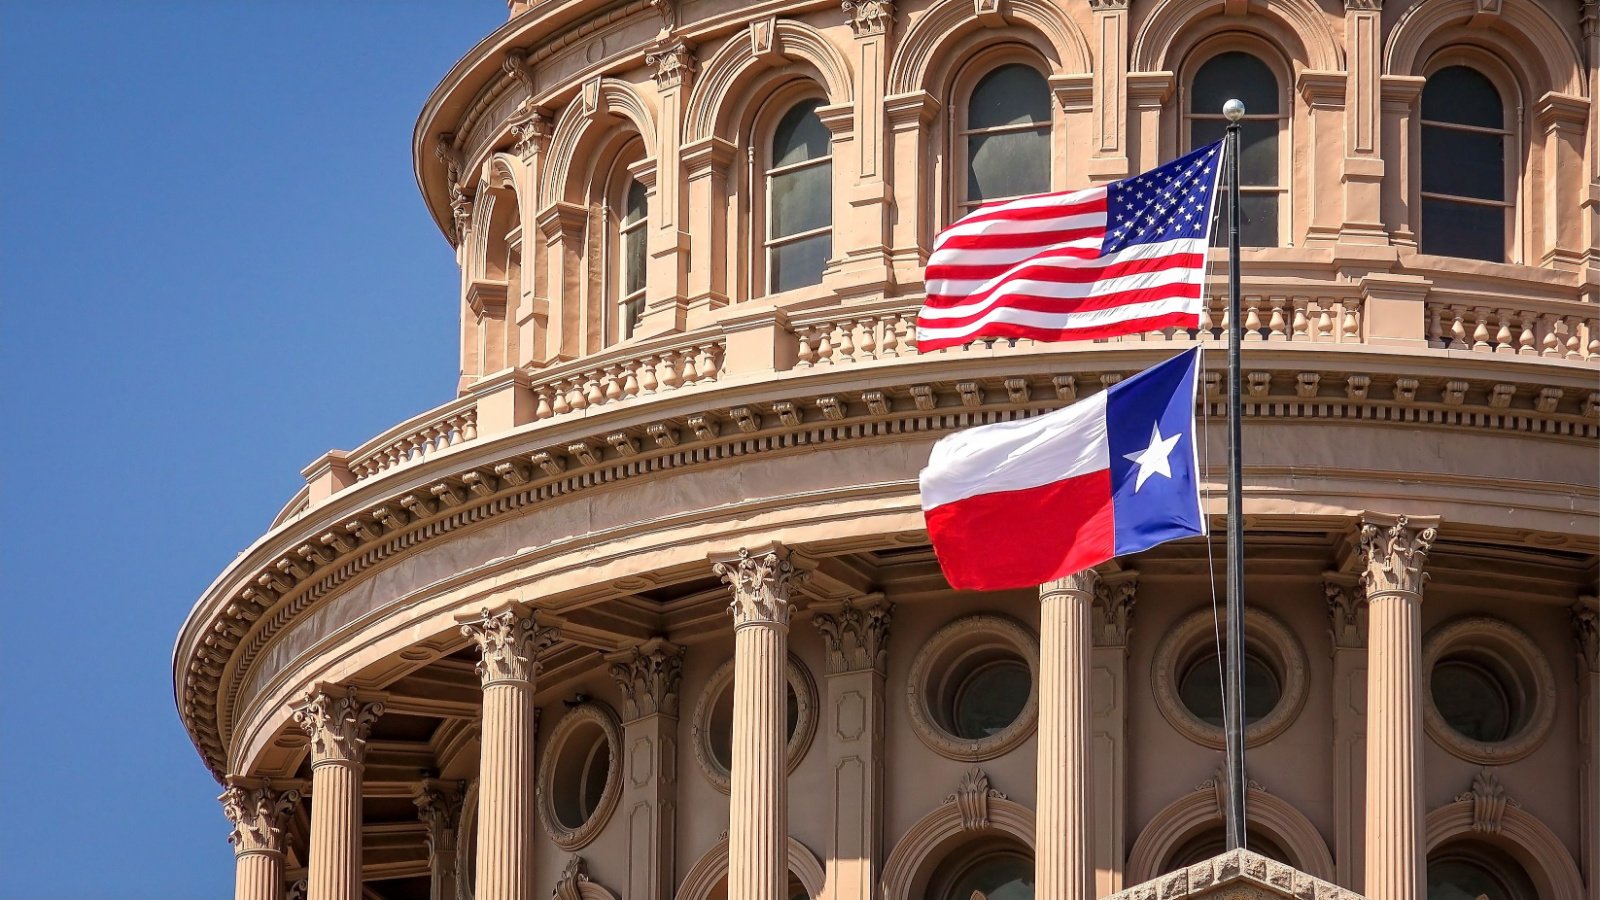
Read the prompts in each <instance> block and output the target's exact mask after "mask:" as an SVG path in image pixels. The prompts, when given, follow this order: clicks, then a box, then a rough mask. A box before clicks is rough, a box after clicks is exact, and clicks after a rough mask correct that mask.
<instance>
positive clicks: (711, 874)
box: [674, 837, 828, 900]
mask: <svg viewBox="0 0 1600 900" xmlns="http://www.w3.org/2000/svg"><path fill="white" fill-rule="evenodd" d="M789 871H790V872H792V873H794V876H795V877H796V878H798V879H800V883H801V884H802V885H805V889H806V895H807V896H809V897H820V896H822V886H823V883H824V882H825V881H827V877H828V876H827V873H826V871H825V870H824V869H823V868H822V862H821V861H820V860H818V859H817V857H816V854H814V853H812V852H811V851H810V850H808V849H806V845H805V844H802V843H800V842H799V841H797V840H795V839H794V838H793V837H790V838H789ZM727 876H728V839H727V838H726V837H724V838H723V839H722V840H720V841H718V842H717V843H716V846H714V847H712V848H711V849H710V850H707V851H706V852H705V854H704V855H702V856H701V857H700V858H699V859H697V860H695V863H694V865H692V866H690V867H689V871H688V872H686V873H684V876H683V881H682V882H680V883H679V884H678V892H677V893H676V894H675V895H674V896H675V897H676V900H706V898H708V897H710V896H711V892H712V891H713V890H715V889H716V887H717V884H718V883H720V882H721V881H722V880H723V879H724V878H726V877H727Z"/></svg>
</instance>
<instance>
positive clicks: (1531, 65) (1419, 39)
mask: <svg viewBox="0 0 1600 900" xmlns="http://www.w3.org/2000/svg"><path fill="white" fill-rule="evenodd" d="M1479 13H1480V4H1478V3H1477V2H1475V0H1425V2H1423V3H1418V4H1417V5H1415V6H1413V7H1411V8H1410V9H1407V10H1406V11H1405V13H1404V14H1403V15H1401V16H1400V20H1399V21H1398V22H1396V23H1395V25H1394V28H1392V29H1391V30H1390V32H1389V39H1388V42H1387V44H1386V46H1385V49H1384V55H1383V73H1384V74H1385V75H1422V74H1423V69H1424V67H1425V66H1426V65H1427V63H1428V59H1429V57H1431V56H1432V55H1433V54H1434V53H1435V52H1437V51H1438V50H1439V49H1441V48H1443V47H1445V46H1447V45H1449V44H1461V43H1464V44H1478V45H1481V46H1484V47H1486V49H1490V50H1495V51H1498V54H1499V55H1500V56H1501V57H1502V58H1504V59H1508V60H1518V61H1525V65H1527V66H1528V71H1527V72H1526V75H1527V77H1528V78H1529V80H1530V84H1529V89H1530V90H1529V93H1530V94H1531V95H1532V98H1533V99H1537V98H1538V97H1540V96H1543V95H1544V94H1546V93H1549V92H1552V91H1553V92H1557V93H1563V94H1570V95H1572V96H1575V97H1583V96H1587V95H1588V86H1587V85H1586V84H1585V83H1584V81H1583V79H1582V78H1581V77H1580V73H1582V72H1584V71H1585V67H1584V65H1583V62H1582V57H1581V54H1580V53H1579V52H1578V47H1577V45H1576V44H1575V43H1573V40H1572V36H1571V34H1570V33H1569V32H1568V30H1567V29H1565V28H1563V27H1562V26H1561V25H1560V24H1558V23H1557V22H1556V21H1555V19H1553V18H1551V16H1550V14H1549V13H1548V12H1546V11H1545V9H1544V7H1543V6H1541V5H1540V4H1537V3H1506V4H1503V5H1502V6H1501V7H1500V13H1499V14H1498V15H1493V16H1480V15H1479Z"/></svg>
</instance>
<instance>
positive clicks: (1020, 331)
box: [917, 312, 1200, 353]
mask: <svg viewBox="0 0 1600 900" xmlns="http://www.w3.org/2000/svg"><path fill="white" fill-rule="evenodd" d="M1199 327H1200V316H1199V315H1198V314H1197V313H1183V312H1172V313H1163V314H1161V315H1159V316H1151V317H1150V318H1147V319H1119V320H1117V321H1115V322H1108V323H1106V324H1104V325H1095V326H1092V327H1088V328H1036V327H1033V326H1030V325H1018V324H1015V323H1013V322H993V323H990V324H989V325H986V326H984V328H983V335H982V337H977V336H973V335H955V336H952V337H947V338H928V339H921V338H919V339H918V340H917V352H918V353H931V352H933V351H934V350H941V349H943V348H945V347H960V346H962V345H963V344H970V343H972V342H973V341H978V340H990V339H1012V338H1029V339H1032V340H1035V341H1090V340H1094V339H1095V338H1105V337H1116V336H1118V335H1123V334H1139V333H1142V332H1146V331H1159V330H1161V329H1163V328H1199Z"/></svg>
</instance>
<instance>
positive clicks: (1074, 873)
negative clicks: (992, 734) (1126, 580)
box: [1033, 569, 1100, 900]
mask: <svg viewBox="0 0 1600 900" xmlns="http://www.w3.org/2000/svg"><path fill="white" fill-rule="evenodd" d="M1099 587H1100V576H1099V575H1098V574H1096V573H1095V571H1094V570H1093V569H1085V570H1083V571H1082V572H1077V573H1074V574H1072V575H1069V576H1067V577H1066V578H1058V579H1056V580H1054V581H1051V582H1048V583H1046V584H1043V585H1040V587H1039V604H1040V610H1039V758H1038V765H1039V800H1038V803H1039V812H1038V825H1037V831H1036V833H1037V835H1038V837H1037V839H1036V840H1037V843H1036V846H1035V849H1034V864H1033V865H1034V891H1035V892H1036V893H1037V895H1038V896H1040V897H1044V898H1050V900H1093V898H1094V871H1095V870H1094V858H1093V855H1092V854H1093V845H1092V843H1091V840H1092V838H1093V834H1094V830H1093V824H1092V822H1091V821H1090V819H1091V815H1092V812H1091V806H1090V786H1091V784H1092V783H1093V775H1092V773H1091V772H1090V756H1089V752H1090V751H1089V715H1090V705H1089V652H1090V632H1091V625H1090V616H1091V614H1092V612H1093V609H1092V607H1093V606H1094V599H1095V593H1096V591H1097V590H1098V589H1099Z"/></svg>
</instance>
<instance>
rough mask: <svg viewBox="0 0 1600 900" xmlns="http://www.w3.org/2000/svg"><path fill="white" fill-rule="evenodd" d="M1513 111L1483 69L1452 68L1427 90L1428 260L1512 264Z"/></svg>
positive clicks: (1425, 179) (1425, 196) (1424, 183)
mask: <svg viewBox="0 0 1600 900" xmlns="http://www.w3.org/2000/svg"><path fill="white" fill-rule="evenodd" d="M1510 137H1511V130H1510V129H1509V128H1507V127H1506V117H1505V104H1504V103H1503V102H1502V101H1501V99H1500V92H1499V91H1498V90H1496V89H1495V86H1494V83H1493V82H1491V81H1490V80H1489V79H1488V78H1486V77H1485V76H1484V74H1483V73H1482V72H1479V71H1478V70H1477V69H1473V68H1469V67H1467V66H1449V67H1446V68H1443V69H1440V70H1439V71H1437V72H1434V73H1433V74H1432V75H1429V76H1428V81H1427V84H1426V85H1424V86H1423V88H1422V154H1421V160H1420V163H1421V164H1420V168H1421V172H1422V233H1421V235H1420V239H1421V249H1422V252H1423V253H1437V254H1440V255H1441V256H1465V257H1470V258H1472V259H1486V260H1490V261H1491V262H1505V260H1506V245H1507V244H1508V243H1509V241H1508V239H1507V235H1508V234H1509V232H1510V221H1511V202H1510V199H1509V197H1510V190H1509V183H1508V182H1509V180H1510V179H1509V177H1508V175H1507V167H1506V159H1507V157H1508V154H1507V152H1506V144H1507V142H1508V141H1509V140H1510Z"/></svg>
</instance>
